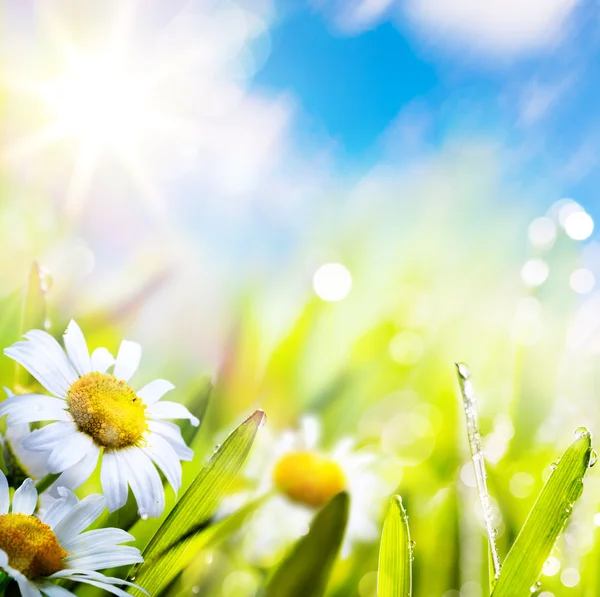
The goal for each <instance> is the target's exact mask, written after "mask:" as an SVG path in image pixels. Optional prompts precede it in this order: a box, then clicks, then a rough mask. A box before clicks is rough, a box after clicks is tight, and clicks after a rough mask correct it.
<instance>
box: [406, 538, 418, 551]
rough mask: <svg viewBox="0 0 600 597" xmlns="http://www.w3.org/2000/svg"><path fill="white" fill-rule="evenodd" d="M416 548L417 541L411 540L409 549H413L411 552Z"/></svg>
mask: <svg viewBox="0 0 600 597" xmlns="http://www.w3.org/2000/svg"><path fill="white" fill-rule="evenodd" d="M416 546H417V544H416V542H415V541H412V540H411V541H409V542H408V548H409V549H411V550H412V549H414V548H415V547H416Z"/></svg>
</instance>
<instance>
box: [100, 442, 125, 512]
mask: <svg viewBox="0 0 600 597" xmlns="http://www.w3.org/2000/svg"><path fill="white" fill-rule="evenodd" d="M120 464H121V466H119V465H120ZM100 481H101V483H102V491H103V492H104V495H105V496H106V499H107V501H108V511H109V512H114V511H115V510H118V509H119V508H121V507H122V506H124V505H125V502H127V465H126V464H125V463H119V461H118V459H117V456H116V454H115V453H114V452H108V451H105V452H104V455H103V456H102V470H101V472H100Z"/></svg>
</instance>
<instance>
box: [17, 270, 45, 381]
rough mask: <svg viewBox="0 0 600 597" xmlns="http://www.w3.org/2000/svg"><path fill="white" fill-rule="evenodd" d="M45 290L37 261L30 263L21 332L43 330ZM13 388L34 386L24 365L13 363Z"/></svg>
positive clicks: (31, 377)
mask: <svg viewBox="0 0 600 597" xmlns="http://www.w3.org/2000/svg"><path fill="white" fill-rule="evenodd" d="M46 291H47V285H46V281H45V279H44V276H43V274H42V271H41V269H40V266H39V264H38V263H37V261H34V262H33V263H32V264H31V269H30V270H29V277H28V279H27V286H26V288H25V296H24V300H23V309H22V311H21V333H20V335H23V334H25V333H26V332H28V331H29V330H33V329H38V330H43V329H44V324H45V322H46ZM14 381H15V383H14V388H15V391H16V392H17V393H22V392H26V391H27V390H28V389H29V388H31V387H33V386H35V385H36V384H37V382H36V381H35V379H34V378H33V376H32V375H31V374H30V373H29V372H28V371H26V370H25V368H24V367H22V366H21V365H19V363H15V378H14Z"/></svg>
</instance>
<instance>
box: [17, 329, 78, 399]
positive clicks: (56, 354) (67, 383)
mask: <svg viewBox="0 0 600 597" xmlns="http://www.w3.org/2000/svg"><path fill="white" fill-rule="evenodd" d="M25 338H26V339H27V340H29V341H28V342H18V343H17V344H13V346H11V347H10V349H11V350H12V349H13V348H17V349H19V350H24V353H23V355H22V356H23V357H24V358H25V359H28V360H29V365H31V366H32V367H33V369H35V370H36V371H37V374H36V373H35V372H34V371H33V370H32V369H31V368H30V367H28V366H27V365H24V367H25V368H26V369H28V370H29V371H30V372H31V373H32V374H33V375H34V377H36V379H38V381H39V382H40V383H41V384H42V385H44V386H45V387H46V388H48V390H50V391H51V392H52V393H53V394H55V395H56V396H60V397H64V396H65V395H66V392H67V391H68V389H69V388H70V387H71V385H72V384H73V383H74V382H75V381H76V380H77V373H76V371H75V369H73V366H72V365H71V363H70V361H69V359H68V358H67V355H66V354H65V352H64V350H63V349H62V348H61V346H60V344H59V343H58V342H57V341H56V340H55V339H54V338H53V337H52V336H51V335H50V334H48V333H46V332H43V331H42V330H30V331H29V332H27V333H26V334H25ZM32 361H33V362H32ZM21 364H23V363H21ZM37 375H39V376H40V377H41V378H44V376H48V375H51V376H52V379H54V389H53V388H52V387H50V386H49V385H46V383H45V381H44V380H43V379H39V378H38V377H37ZM47 381H48V382H49V383H51V384H52V383H53V382H52V381H51V380H47ZM55 390H56V391H55ZM60 392H62V393H60Z"/></svg>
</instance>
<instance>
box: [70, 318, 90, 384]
mask: <svg viewBox="0 0 600 597" xmlns="http://www.w3.org/2000/svg"><path fill="white" fill-rule="evenodd" d="M63 341H64V343H65V348H66V349H67V354H68V355H69V358H70V359H71V363H73V366H74V367H75V370H76V371H77V373H79V375H81V376H83V375H86V374H87V373H89V372H90V371H91V368H90V351H89V350H88V347H87V343H86V341H85V337H84V335H83V332H82V331H81V328H80V327H79V326H78V325H77V324H76V323H75V322H74V321H73V320H71V322H70V323H69V325H68V326H67V331H66V332H65V333H64V335H63Z"/></svg>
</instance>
